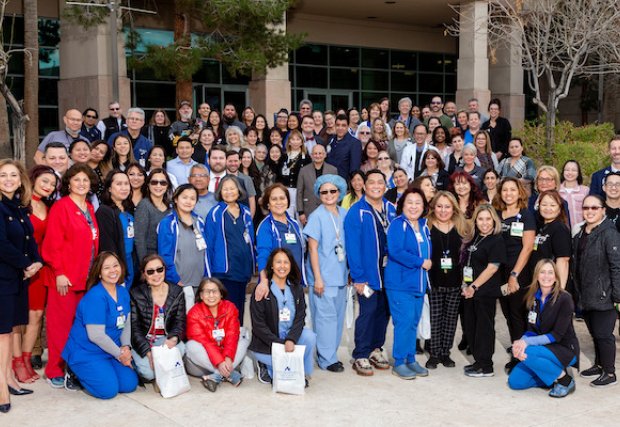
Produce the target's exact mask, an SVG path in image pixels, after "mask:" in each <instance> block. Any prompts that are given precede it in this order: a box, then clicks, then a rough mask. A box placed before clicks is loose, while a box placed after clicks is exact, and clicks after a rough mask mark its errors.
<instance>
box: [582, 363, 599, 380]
mask: <svg viewBox="0 0 620 427" xmlns="http://www.w3.org/2000/svg"><path fill="white" fill-rule="evenodd" d="M602 374H603V368H601V367H600V366H598V365H594V366H592V367H591V368H588V369H585V370H583V371H581V372H580V373H579V376H581V377H583V378H590V377H600V376H601V375H602Z"/></svg>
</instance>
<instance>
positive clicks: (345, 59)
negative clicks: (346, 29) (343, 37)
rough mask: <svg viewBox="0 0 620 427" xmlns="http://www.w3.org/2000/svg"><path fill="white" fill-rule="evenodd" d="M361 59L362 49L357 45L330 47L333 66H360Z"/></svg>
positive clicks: (330, 61) (330, 58)
mask: <svg viewBox="0 0 620 427" xmlns="http://www.w3.org/2000/svg"><path fill="white" fill-rule="evenodd" d="M359 61H360V50H359V48H357V47H346V46H330V47H329V65H330V66H332V67H334V66H341V67H359Z"/></svg>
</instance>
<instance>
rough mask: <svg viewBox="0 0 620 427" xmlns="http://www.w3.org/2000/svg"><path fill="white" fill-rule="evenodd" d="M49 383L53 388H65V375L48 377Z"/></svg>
mask: <svg viewBox="0 0 620 427" xmlns="http://www.w3.org/2000/svg"><path fill="white" fill-rule="evenodd" d="M47 383H48V384H49V385H50V386H52V388H63V387H64V386H65V378H64V377H54V378H48V379H47Z"/></svg>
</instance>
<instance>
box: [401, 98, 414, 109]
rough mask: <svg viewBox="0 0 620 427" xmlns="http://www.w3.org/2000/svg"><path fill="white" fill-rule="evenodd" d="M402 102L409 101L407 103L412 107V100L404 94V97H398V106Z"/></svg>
mask: <svg viewBox="0 0 620 427" xmlns="http://www.w3.org/2000/svg"><path fill="white" fill-rule="evenodd" d="M403 102H408V103H409V105H410V106H412V107H413V101H412V100H411V98H409V97H408V96H405V97H404V98H400V99H399V100H398V106H399V107H400V105H401V104H402V103H403Z"/></svg>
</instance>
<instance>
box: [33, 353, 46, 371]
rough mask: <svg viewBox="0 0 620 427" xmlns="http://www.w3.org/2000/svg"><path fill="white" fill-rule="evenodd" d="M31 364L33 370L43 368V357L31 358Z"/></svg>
mask: <svg viewBox="0 0 620 427" xmlns="http://www.w3.org/2000/svg"><path fill="white" fill-rule="evenodd" d="M30 364H31V365H32V367H33V369H41V368H43V360H41V355H37V356H32V357H31V358H30Z"/></svg>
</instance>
